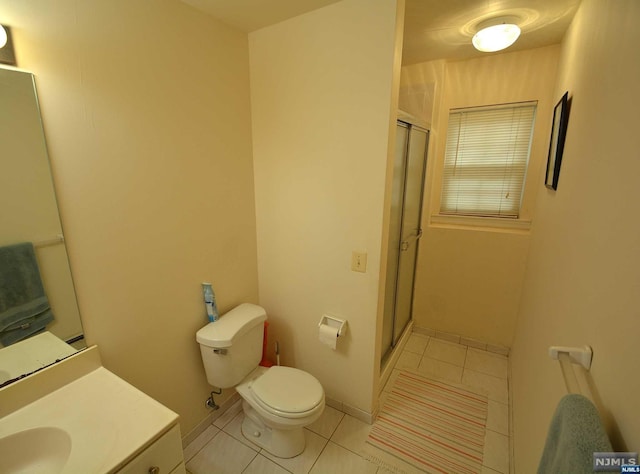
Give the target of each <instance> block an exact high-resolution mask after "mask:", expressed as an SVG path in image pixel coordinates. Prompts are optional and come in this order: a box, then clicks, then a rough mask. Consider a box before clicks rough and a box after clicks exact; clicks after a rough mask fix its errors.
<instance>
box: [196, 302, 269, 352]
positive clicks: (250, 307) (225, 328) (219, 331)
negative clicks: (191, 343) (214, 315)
mask: <svg viewBox="0 0 640 474" xmlns="http://www.w3.org/2000/svg"><path fill="white" fill-rule="evenodd" d="M266 319H267V313H266V312H265V310H264V308H262V307H260V306H258V305H255V304H251V303H243V304H241V305H240V306H236V307H235V308H233V309H232V310H231V311H229V312H228V313H226V314H224V315H222V316H221V317H220V319H218V320H217V321H214V322H213V323H209V324H207V325H206V326H205V327H203V328H202V329H200V330H199V331H198V332H197V333H196V340H197V341H198V343H200V344H202V345H205V346H208V347H216V348H222V347H231V346H232V345H233V340H234V339H235V338H237V337H240V336H242V335H243V334H245V333H247V332H249V330H250V329H252V328H254V327H255V326H257V325H258V324H262V322H263V321H266Z"/></svg>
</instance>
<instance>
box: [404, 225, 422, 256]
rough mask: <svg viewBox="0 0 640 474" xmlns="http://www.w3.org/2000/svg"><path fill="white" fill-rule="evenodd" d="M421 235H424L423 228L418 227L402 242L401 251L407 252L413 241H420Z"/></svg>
mask: <svg viewBox="0 0 640 474" xmlns="http://www.w3.org/2000/svg"><path fill="white" fill-rule="evenodd" d="M420 237H422V229H416V233H415V234H412V235H410V236H409V237H408V238H407V239H406V240H403V241H401V242H400V251H401V252H406V251H407V250H409V246H410V245H411V242H413V241H414V240H415V241H418V239H419V238H420Z"/></svg>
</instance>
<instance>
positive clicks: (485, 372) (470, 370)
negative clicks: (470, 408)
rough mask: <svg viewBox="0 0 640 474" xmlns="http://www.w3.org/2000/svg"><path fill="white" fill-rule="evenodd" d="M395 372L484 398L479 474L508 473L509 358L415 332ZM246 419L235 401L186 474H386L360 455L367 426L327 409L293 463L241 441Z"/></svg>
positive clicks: (192, 456)
mask: <svg viewBox="0 0 640 474" xmlns="http://www.w3.org/2000/svg"><path fill="white" fill-rule="evenodd" d="M395 369H404V370H408V371H412V372H415V373H418V374H422V375H425V376H427V377H431V378H436V379H440V380H443V381H449V382H453V383H456V384H462V385H466V386H468V387H470V388H471V389H472V390H479V391H482V392H484V393H486V394H487V395H488V398H489V411H488V417H487V431H486V437H485V446H484V462H483V464H484V466H483V468H482V474H496V473H502V474H508V473H509V436H508V435H509V422H508V412H509V411H508V405H507V404H508V391H507V358H506V357H504V356H501V355H497V354H494V353H491V352H486V351H483V350H480V349H474V348H472V347H467V346H464V345H461V344H456V343H453V342H448V341H444V340H442V339H436V338H434V337H428V336H423V335H420V334H415V333H414V334H412V335H411V336H410V338H409V341H408V343H407V345H406V346H405V348H404V350H403V352H402V354H401V355H400V357H399V359H398V362H397V363H396V365H395ZM392 378H393V377H392ZM385 389H386V387H385ZM242 419H243V414H242V408H241V405H240V402H238V403H236V404H235V405H234V406H233V407H231V408H230V409H229V410H228V411H227V412H226V413H225V414H224V415H223V416H221V417H220V418H218V419H217V420H216V421H215V422H214V423H213V424H212V425H211V426H210V427H209V428H207V430H206V431H204V432H203V433H202V434H201V435H200V436H199V437H198V438H197V439H196V440H195V441H193V442H192V443H191V444H190V445H189V446H187V447H186V449H185V450H184V458H185V463H186V465H187V471H188V472H190V473H192V474H211V473H229V474H235V473H243V474H254V473H255V474H271V473H273V474H286V473H294V474H297V473H305V474H306V473H311V474H316V473H318V474H324V473H331V474H340V473H345V474H359V473H372V474H373V473H380V474H383V473H388V472H389V471H387V470H386V469H384V468H382V467H378V466H377V465H375V464H373V463H371V462H369V461H368V460H367V459H365V458H364V457H363V456H362V455H361V453H362V448H363V446H364V443H365V441H366V439H367V436H368V435H369V430H370V428H371V427H370V425H368V424H366V423H364V422H362V421H360V420H358V419H356V418H354V417H352V416H349V415H346V414H344V413H342V412H340V411H338V410H336V409H334V408H331V407H329V406H327V407H326V408H325V411H324V413H323V415H322V416H321V418H320V419H319V420H318V421H316V422H315V423H313V424H312V425H310V426H308V427H307V428H306V429H305V436H306V442H307V445H306V448H305V450H304V452H303V453H302V454H301V455H299V456H296V457H295V458H292V459H278V458H275V457H273V456H271V455H270V454H269V453H267V452H266V451H264V450H261V449H260V447H258V446H256V445H254V444H253V443H251V442H250V441H248V440H247V439H246V438H244V436H243V435H242V433H241V431H240V426H241V424H242ZM397 468H398V470H400V471H401V472H403V471H409V472H415V469H412V468H411V466H408V465H404V464H403V463H402V462H399V463H398V466H397Z"/></svg>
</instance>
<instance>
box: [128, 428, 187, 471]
mask: <svg viewBox="0 0 640 474" xmlns="http://www.w3.org/2000/svg"><path fill="white" fill-rule="evenodd" d="M117 472H118V474H174V473H175V474H185V473H186V470H185V467H184V458H183V455H182V441H181V438H180V426H179V425H174V426H173V428H171V429H170V430H169V431H168V432H167V433H165V434H164V435H162V436H161V437H160V438H158V439H157V440H156V441H155V442H154V443H153V444H152V445H151V446H149V447H148V448H146V449H145V450H144V451H142V452H141V453H140V454H139V455H138V456H136V457H135V458H134V459H133V460H132V461H130V462H129V463H128V464H127V465H126V466H124V467H123V468H122V469H120V470H119V471H117Z"/></svg>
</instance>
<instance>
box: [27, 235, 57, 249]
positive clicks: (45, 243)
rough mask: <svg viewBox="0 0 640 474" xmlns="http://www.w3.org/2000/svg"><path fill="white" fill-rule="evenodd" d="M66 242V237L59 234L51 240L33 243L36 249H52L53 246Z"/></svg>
mask: <svg viewBox="0 0 640 474" xmlns="http://www.w3.org/2000/svg"><path fill="white" fill-rule="evenodd" d="M63 242H64V235H62V234H58V235H56V236H55V237H53V238H51V239H44V240H38V241H36V242H33V246H34V247H35V248H37V249H38V248H42V247H50V246H51V245H56V244H61V243H63Z"/></svg>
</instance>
